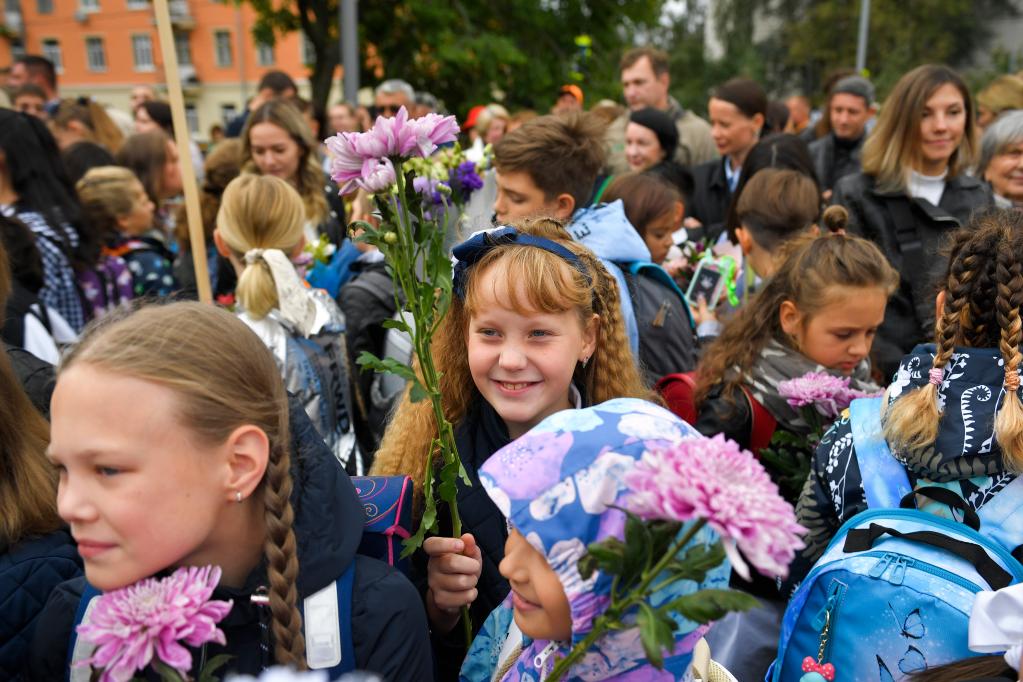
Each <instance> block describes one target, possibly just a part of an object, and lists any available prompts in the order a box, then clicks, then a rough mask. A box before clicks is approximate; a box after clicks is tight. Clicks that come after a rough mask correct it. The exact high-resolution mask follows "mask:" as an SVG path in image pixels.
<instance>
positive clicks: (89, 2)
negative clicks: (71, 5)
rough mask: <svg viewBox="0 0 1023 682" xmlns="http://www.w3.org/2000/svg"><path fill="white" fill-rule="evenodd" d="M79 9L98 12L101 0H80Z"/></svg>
mask: <svg viewBox="0 0 1023 682" xmlns="http://www.w3.org/2000/svg"><path fill="white" fill-rule="evenodd" d="M78 9H79V10H81V11H82V12H98V11H99V0H78Z"/></svg>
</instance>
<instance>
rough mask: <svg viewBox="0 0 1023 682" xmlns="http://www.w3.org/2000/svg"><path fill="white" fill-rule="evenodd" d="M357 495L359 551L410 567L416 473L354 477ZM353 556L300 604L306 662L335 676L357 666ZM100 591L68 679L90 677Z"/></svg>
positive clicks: (82, 603) (89, 595)
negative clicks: (407, 547)
mask: <svg viewBox="0 0 1023 682" xmlns="http://www.w3.org/2000/svg"><path fill="white" fill-rule="evenodd" d="M352 483H353V484H354V485H355V490H356V492H357V493H358V495H359V501H360V502H361V503H362V505H363V511H364V512H365V513H366V525H365V527H364V529H363V533H362V542H361V543H360V544H359V549H358V553H359V554H362V555H364V556H369V557H372V558H374V559H379V560H380V561H384V562H386V563H387V564H389V565H391V566H394V567H396V568H398V569H400V570H401V571H402V572H403V573H406V574H407V572H408V564H407V561H402V560H399V559H398V555H399V554H400V551H399V550H400V547H398V545H400V543H401V540H402V539H404V538H407V537H409V535H410V533H411V530H412V479H411V478H409V477H408V476H376V477H357V476H353V477H352ZM354 583H355V561H352V562H351V563H350V564H348V568H347V569H345V571H344V573H342V574H341V576H340V577H339V578H338V579H337V580H336V581H335V582H333V583H331V584H330V585H328V586H327V587H325V588H323V589H322V590H320V591H319V592H317V593H316V594H313V595H310V596H308V597H306V598H305V600H303V602H302V603H300V604H299V610H300V611H302V622H303V625H304V627H305V642H306V663H307V664H308V666H309V668H310V669H312V670H326V671H327V673H328V679H331V680H336V679H337V678H338V677H340V676H341V675H343V674H345V673H349V672H352V671H353V670H355V646H354V645H353V643H352V628H351V620H352V586H353V584H354ZM101 595H102V592H100V591H99V590H97V589H96V588H95V587H93V586H92V585H90V584H89V583H88V582H86V584H85V590H84V591H83V592H82V596H81V599H80V600H79V602H78V610H77V612H76V613H75V622H74V627H72V629H71V639H70V640H69V641H68V651H67V676H66V678H65V679H67V680H69V681H70V682H88V681H89V680H90V679H91V674H92V673H91V670H90V668H89V667H87V666H82V667H75V665H74V664H75V663H78V662H80V661H84V660H86V659H87V658H89V656H91V655H92V646H91V645H89V644H87V643H86V642H85V641H81V642H79V641H78V632H77V626H78V625H79V624H81V623H83V622H85V621H86V619H87V618H88V616H89V611H90V609H92V607H93V606H94V604H95V599H96V598H97V597H99V596H101Z"/></svg>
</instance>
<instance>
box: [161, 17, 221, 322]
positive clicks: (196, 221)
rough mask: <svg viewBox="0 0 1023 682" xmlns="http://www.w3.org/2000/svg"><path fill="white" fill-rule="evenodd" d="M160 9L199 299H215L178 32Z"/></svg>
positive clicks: (168, 89)
mask: <svg viewBox="0 0 1023 682" xmlns="http://www.w3.org/2000/svg"><path fill="white" fill-rule="evenodd" d="M153 10H154V12H155V13H156V29H157V32H158V33H159V36H160V52H161V53H163V70H164V75H165V76H166V79H167V94H168V95H169V96H170V107H171V117H172V120H173V121H174V140H175V142H176V143H177V145H178V158H179V160H180V164H181V180H182V184H183V185H184V189H185V215H186V216H187V218H188V237H189V240H190V241H191V243H192V262H193V263H194V264H195V283H196V286H197V287H198V289H199V300H200V301H202V302H203V303H213V294H212V292H211V291H210V274H209V270H208V269H207V267H206V235H205V231H204V230H203V224H202V214H201V213H200V211H199V184H198V183H197V182H196V180H195V168H193V167H192V153H191V148H190V147H189V144H188V119H187V118H185V97H184V95H183V94H182V92H181V74H179V73H178V55H177V53H176V52H175V51H174V32H173V30H172V29H171V21H170V12H169V11H168V9H167V0H153Z"/></svg>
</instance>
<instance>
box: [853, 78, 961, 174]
mask: <svg viewBox="0 0 1023 682" xmlns="http://www.w3.org/2000/svg"><path fill="white" fill-rule="evenodd" d="M943 85H952V86H954V87H955V88H956V89H957V90H958V91H959V94H960V95H962V98H963V109H964V110H965V112H966V128H965V130H964V131H963V139H962V141H961V142H960V143H959V147H958V148H957V149H956V150H955V151H954V152H953V153H952V157H951V158H950V159H949V161H948V177H949V178H953V177H955V176H956V175H958V174H959V173H960V172H962V171H963V170H965V169H966V168H969V167H970V164H972V163H973V160H974V157H975V156H976V153H977V132H976V130H975V125H974V124H975V121H976V114H975V113H974V110H973V98H971V97H970V90H969V88H967V87H966V83H964V82H963V79H962V78H960V76H959V74H958V73H956V72H955V71H953V70H952V69H950V68H949V67H947V66H941V65H938V64H924V65H923V66H918V67H917V68H915V69H913V70H912V71H910V72H909V73H907V74H905V75H904V76H903V77H902V78H900V79H899V81H898V83H896V84H895V88H893V89H892V92H891V94H890V95H888V99H886V100H885V104H884V106H883V107H882V108H881V114H880V115H879V116H878V118H877V127H875V128H874V132H873V133H871V134H870V136H868V137H867V141H866V142H865V143H864V145H863V163H862V167H863V172H864V173H865V174H867V175H871V176H873V177H874V178H875V179H876V181H877V186H878V188H879V189H881V190H883V191H886V192H899V191H904V190H905V189H906V183H907V182H908V180H909V173H910V171H911V170H912V169H913V166H914V164H915V163H917V162H918V161H919V159H920V121H921V119H922V118H923V113H924V108H925V107H926V106H927V100H929V99H930V98H931V96H932V95H933V94H934V93H935V91H936V90H937V89H938V88H940V87H941V86H943Z"/></svg>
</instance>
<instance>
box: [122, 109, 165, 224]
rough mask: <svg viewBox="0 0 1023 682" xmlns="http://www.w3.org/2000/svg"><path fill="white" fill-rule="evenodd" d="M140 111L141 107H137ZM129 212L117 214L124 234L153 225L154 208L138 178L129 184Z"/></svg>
mask: <svg viewBox="0 0 1023 682" xmlns="http://www.w3.org/2000/svg"><path fill="white" fill-rule="evenodd" d="M139 111H142V109H139ZM131 193H132V204H131V212H130V213H125V214H124V215H120V216H117V226H118V228H119V229H120V230H121V232H124V233H125V234H129V235H132V236H135V235H140V234H143V233H144V232H145V231H146V230H148V229H149V228H151V227H152V226H153V211H154V210H155V209H156V207H155V206H153V202H152V201H151V200H150V199H149V195H148V194H146V189H145V187H143V186H142V183H141V182H139V181H138V180H135V181H134V182H133V183H132V186H131Z"/></svg>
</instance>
